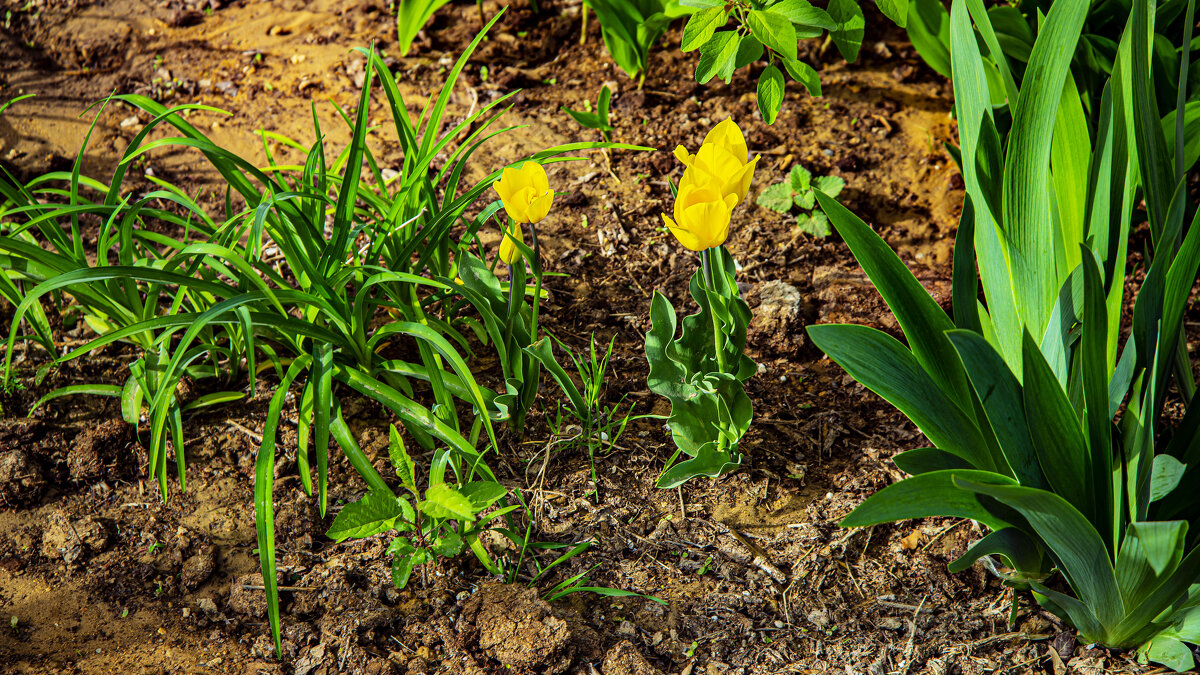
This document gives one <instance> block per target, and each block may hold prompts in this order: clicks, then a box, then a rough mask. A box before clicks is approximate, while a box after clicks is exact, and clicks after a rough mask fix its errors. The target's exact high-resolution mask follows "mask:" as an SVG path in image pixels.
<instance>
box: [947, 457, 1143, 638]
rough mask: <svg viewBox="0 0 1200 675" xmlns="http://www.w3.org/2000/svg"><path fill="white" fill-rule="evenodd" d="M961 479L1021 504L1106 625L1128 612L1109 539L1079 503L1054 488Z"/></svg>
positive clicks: (963, 483) (1019, 507) (965, 484)
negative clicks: (1068, 500)
mask: <svg viewBox="0 0 1200 675" xmlns="http://www.w3.org/2000/svg"><path fill="white" fill-rule="evenodd" d="M955 484H956V485H958V486H960V487H962V488H963V489H965V490H970V491H973V492H977V493H979V494H983V495H988V496H990V497H993V498H995V499H998V500H1000V501H1001V502H1003V503H1005V504H1007V505H1008V506H1010V507H1012V508H1014V509H1016V510H1017V511H1018V512H1020V513H1021V515H1023V516H1024V517H1025V518H1026V519H1027V520H1028V521H1029V525H1030V526H1031V527H1032V528H1033V530H1032V531H1033V532H1035V533H1037V536H1038V537H1039V538H1040V539H1041V540H1042V541H1044V542H1045V543H1046V546H1047V547H1048V548H1049V549H1050V550H1051V551H1052V552H1053V553H1054V557H1055V559H1056V560H1057V561H1058V567H1059V570H1060V571H1062V573H1063V575H1064V576H1066V577H1067V580H1068V581H1069V582H1070V584H1071V588H1072V589H1073V590H1074V591H1075V592H1076V593H1077V594H1078V596H1079V598H1080V600H1081V601H1082V602H1083V603H1084V604H1085V605H1087V607H1088V608H1090V610H1091V611H1092V612H1093V613H1094V614H1095V616H1096V618H1097V620H1098V621H1099V623H1100V624H1101V625H1103V626H1115V625H1116V624H1117V623H1118V622H1119V621H1120V619H1121V617H1122V616H1123V615H1124V613H1125V609H1124V606H1123V604H1122V602H1121V594H1120V591H1118V590H1117V579H1116V575H1115V574H1114V572H1113V566H1112V562H1111V561H1110V560H1109V557H1108V549H1107V547H1105V545H1104V540H1103V539H1101V538H1100V534H1099V533H1098V532H1096V528H1094V527H1092V524H1091V523H1089V522H1088V520H1087V518H1085V517H1084V516H1083V514H1082V513H1080V512H1079V511H1078V510H1077V509H1076V508H1075V507H1073V506H1071V504H1070V503H1068V502H1067V501H1066V500H1064V499H1063V498H1062V497H1059V496H1058V495H1056V494H1054V493H1052V492H1046V491H1045V490H1035V489H1033V488H1026V487H1020V486H1016V485H996V484H986V483H981V482H977V481H975V480H973V479H972V478H970V477H968V476H965V475H963V476H958V477H956V478H955Z"/></svg>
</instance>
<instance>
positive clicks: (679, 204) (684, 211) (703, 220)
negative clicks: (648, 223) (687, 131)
mask: <svg viewBox="0 0 1200 675" xmlns="http://www.w3.org/2000/svg"><path fill="white" fill-rule="evenodd" d="M689 174H692V170H691V169H688V170H687V171H684V173H683V180H681V181H680V182H679V194H678V195H677V196H676V197H675V219H674V220H672V219H671V217H670V216H668V215H667V214H665V213H664V214H662V218H663V222H664V223H666V225H667V228H668V229H670V230H671V234H674V235H675V238H676V239H678V240H679V243H681V244H683V245H684V246H686V247H687V248H689V249H691V250H693V251H703V250H705V249H710V248H712V247H714V246H720V245H721V244H724V243H725V239H726V238H727V237H728V236H729V220H730V217H731V216H732V214H733V207H734V206H736V205H737V196H736V195H732V194H731V195H722V194H721V192H720V191H719V190H718V189H717V187H716V186H715V185H713V184H711V183H705V182H701V181H697V180H696V179H695V177H694V175H689Z"/></svg>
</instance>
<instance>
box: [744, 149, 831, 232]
mask: <svg viewBox="0 0 1200 675" xmlns="http://www.w3.org/2000/svg"><path fill="white" fill-rule="evenodd" d="M844 187H846V181H845V180H844V179H842V178H840V177H838V176H813V175H812V172H810V171H809V170H808V169H805V168H804V167H803V166H800V165H799V164H797V165H796V166H793V167H792V170H791V172H790V173H789V174H788V177H787V180H784V181H782V182H780V183H775V184H774V185H772V186H770V187H768V188H767V189H766V190H763V191H762V194H760V195H759V196H758V199H757V200H756V202H755V203H757V204H758V205H759V206H761V207H763V208H767V209H771V210H772V211H775V212H777V213H782V214H785V215H786V214H788V213H791V212H792V210H793V209H795V210H798V211H799V213H798V214H797V215H796V227H797V228H799V229H800V231H801V232H806V233H808V234H811V235H812V236H814V237H827V236H829V218H828V217H827V216H826V215H825V214H824V213H823V212H821V211H819V210H817V209H816V206H817V195H816V192H814V189H815V190H820V191H821V192H823V193H825V195H826V196H827V197H830V198H836V197H837V196H838V195H839V194H840V193H841V191H842V188H844Z"/></svg>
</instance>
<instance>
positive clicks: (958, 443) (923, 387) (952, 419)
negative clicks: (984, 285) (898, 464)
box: [808, 324, 997, 471]
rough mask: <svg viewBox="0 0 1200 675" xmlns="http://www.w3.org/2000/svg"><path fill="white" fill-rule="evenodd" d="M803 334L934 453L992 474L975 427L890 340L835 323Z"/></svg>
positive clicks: (868, 330) (884, 335) (871, 330)
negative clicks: (913, 428)
mask: <svg viewBox="0 0 1200 675" xmlns="http://www.w3.org/2000/svg"><path fill="white" fill-rule="evenodd" d="M808 334H809V337H811V338H812V341H813V344H815V345H816V346H817V347H818V348H819V349H821V350H822V351H824V352H825V353H826V354H828V355H829V358H831V359H833V360H834V361H836V362H837V364H838V365H840V366H841V367H843V368H845V369H846V372H848V373H850V375H851V376H852V377H854V379H856V380H858V381H859V382H861V383H862V384H863V386H865V387H867V388H868V389H870V390H871V391H873V392H875V393H876V394H879V395H880V396H882V397H883V398H884V399H886V400H887V401H888V402H889V403H891V404H892V405H894V406H896V407H897V408H899V409H900V412H902V413H904V414H905V416H907V417H908V418H909V419H910V420H912V421H913V423H914V424H916V425H917V428H919V429H920V430H921V431H922V432H923V433H924V434H925V435H926V436H927V437H928V438H929V440H930V441H932V442H933V444H934V445H935V446H937V447H938V448H939V449H941V450H945V451H946V452H950V453H953V454H955V455H958V456H959V457H961V458H963V459H964V460H966V461H967V462H970V464H971V465H972V466H974V467H976V468H979V469H984V470H988V471H994V470H996V469H997V467H996V465H995V461H994V458H993V457H992V456H991V454H990V452H989V451H988V449H987V446H986V443H985V442H984V439H983V437H982V436H981V435H980V432H979V429H978V427H977V426H976V425H975V423H974V422H973V421H972V420H971V419H970V418H968V417H967V415H966V414H965V413H963V411H962V410H960V409H959V407H958V405H957V404H956V403H954V402H953V400H951V399H950V398H949V397H948V396H947V395H946V394H945V393H944V392H943V391H942V390H941V389H940V388H939V387H938V386H937V384H936V383H935V382H934V381H933V380H932V379H931V378H930V377H929V375H928V374H926V373H925V371H924V370H922V369H921V367H920V365H919V364H918V363H917V361H916V359H915V358H913V355H912V354H911V353H909V351H908V350H907V349H905V348H904V346H903V345H902V344H900V342H899V341H897V340H896V339H895V338H893V337H891V336H890V335H888V334H887V333H884V332H882V331H879V330H875V329H874V328H869V327H866V326H855V325H839V324H825V325H819V326H809V327H808ZM953 358H955V359H957V358H958V356H957V354H956V355H954V356H953ZM964 398H965V397H964ZM968 400H969V399H968Z"/></svg>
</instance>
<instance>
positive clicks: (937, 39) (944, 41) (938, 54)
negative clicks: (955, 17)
mask: <svg viewBox="0 0 1200 675" xmlns="http://www.w3.org/2000/svg"><path fill="white" fill-rule="evenodd" d="M905 28H906V29H907V30H908V40H909V42H912V44H913V47H914V48H916V50H917V54H919V55H920V56H921V58H922V59H923V60H924V61H925V63H927V64H928V65H929V67H930V68H933V69H934V70H935V71H937V72H938V74H939V75H941V76H942V77H946V78H949V77H950V76H951V72H950V13H949V12H947V11H946V7H945V5H943V4H942V3H941V1H940V0H912V4H911V6H910V8H909V11H908V21H907V24H906V26H905Z"/></svg>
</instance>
